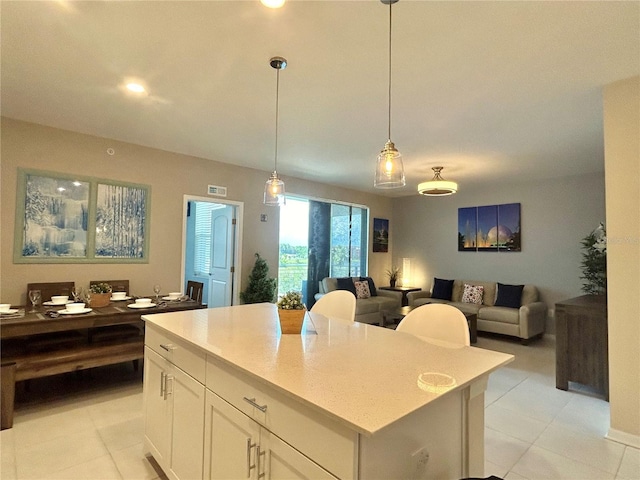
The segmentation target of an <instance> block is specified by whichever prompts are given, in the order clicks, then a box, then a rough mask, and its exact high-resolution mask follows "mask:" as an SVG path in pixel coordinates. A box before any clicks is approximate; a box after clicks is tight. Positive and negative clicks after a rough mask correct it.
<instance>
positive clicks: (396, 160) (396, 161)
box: [373, 0, 405, 188]
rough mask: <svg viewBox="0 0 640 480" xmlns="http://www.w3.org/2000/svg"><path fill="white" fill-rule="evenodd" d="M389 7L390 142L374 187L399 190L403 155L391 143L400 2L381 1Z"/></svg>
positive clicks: (401, 179) (402, 180) (401, 180)
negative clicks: (394, 12) (394, 21)
mask: <svg viewBox="0 0 640 480" xmlns="http://www.w3.org/2000/svg"><path fill="white" fill-rule="evenodd" d="M380 1H381V2H382V3H383V4H385V5H389V117H388V120H389V123H388V125H389V129H388V140H387V143H385V145H384V148H383V149H382V151H381V152H380V154H379V155H378V164H377V166H376V178H375V180H374V182H373V186H374V187H376V188H398V187H404V186H405V179H404V165H403V164H402V155H401V154H400V152H398V150H396V146H395V145H394V144H393V142H392V141H391V6H392V5H393V4H394V3H396V2H397V1H398V0H380Z"/></svg>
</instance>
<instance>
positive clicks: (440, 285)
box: [431, 278, 453, 300]
mask: <svg viewBox="0 0 640 480" xmlns="http://www.w3.org/2000/svg"><path fill="white" fill-rule="evenodd" d="M452 291H453V280H444V279H442V278H434V279H433V290H432V292H431V298H439V299H441V300H451V293H452Z"/></svg>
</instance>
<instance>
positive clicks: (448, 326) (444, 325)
mask: <svg viewBox="0 0 640 480" xmlns="http://www.w3.org/2000/svg"><path fill="white" fill-rule="evenodd" d="M396 331H399V332H406V333H411V334H413V335H415V336H417V337H422V338H425V339H426V340H429V339H433V340H440V341H444V342H448V343H453V344H456V345H466V346H469V345H471V342H470V340H469V325H468V323H467V317H465V316H464V313H462V312H461V311H460V310H458V309H457V308H456V307H452V306H451V305H447V304H444V303H429V304H426V305H422V306H420V307H417V308H415V309H413V310H411V311H410V312H409V313H408V314H407V315H406V316H405V317H404V318H403V319H402V320H401V321H400V323H399V324H398V326H397V327H396Z"/></svg>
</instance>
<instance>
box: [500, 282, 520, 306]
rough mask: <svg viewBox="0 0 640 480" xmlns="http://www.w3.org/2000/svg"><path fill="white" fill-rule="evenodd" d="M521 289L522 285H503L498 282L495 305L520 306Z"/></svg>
mask: <svg viewBox="0 0 640 480" xmlns="http://www.w3.org/2000/svg"><path fill="white" fill-rule="evenodd" d="M523 289H524V285H505V284H503V283H498V298H496V303H495V306H496V307H511V308H520V302H521V301H522V290H523Z"/></svg>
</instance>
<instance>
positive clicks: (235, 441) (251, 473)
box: [204, 390, 336, 480]
mask: <svg viewBox="0 0 640 480" xmlns="http://www.w3.org/2000/svg"><path fill="white" fill-rule="evenodd" d="M204 448H205V459H204V478H206V479H208V480H214V479H215V480H228V479H230V478H248V479H253V480H257V479H262V478H264V479H273V480H281V479H292V478H296V479H320V480H322V479H335V478H336V477H334V476H333V475H331V474H330V473H329V472H327V471H326V470H324V469H323V468H321V467H320V466H319V465H317V464H316V463H314V462H313V461H311V460H310V459H308V458H307V457H305V456H304V455H302V454H301V453H300V452H298V451H297V450H296V449H294V448H293V447H291V446H290V445H288V444H287V443H286V442H284V441H282V440H281V439H280V438H278V437H277V436H276V435H274V434H272V433H271V432H269V430H267V429H266V428H264V427H262V426H260V425H259V424H258V423H257V422H255V421H254V420H253V419H251V418H249V417H248V416H247V415H245V414H244V413H242V412H241V411H240V410H238V409H237V408H235V407H234V406H232V405H230V404H229V403H227V402H226V401H225V400H223V399H222V398H220V397H219V396H218V395H216V394H215V393H213V392H211V391H209V390H207V392H206V409H205V445H204Z"/></svg>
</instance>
